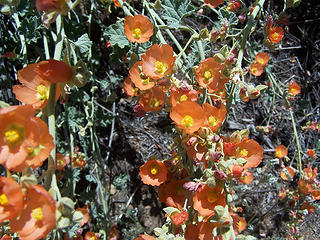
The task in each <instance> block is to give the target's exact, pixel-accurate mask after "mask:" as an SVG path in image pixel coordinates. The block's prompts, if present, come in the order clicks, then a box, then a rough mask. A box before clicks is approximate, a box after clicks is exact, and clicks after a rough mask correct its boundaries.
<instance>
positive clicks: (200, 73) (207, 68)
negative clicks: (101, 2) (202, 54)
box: [196, 57, 223, 88]
mask: <svg viewBox="0 0 320 240" xmlns="http://www.w3.org/2000/svg"><path fill="white" fill-rule="evenodd" d="M222 69H223V65H222V64H221V63H218V62H216V61H215V60H214V59H213V58H212V57H210V58H206V59H205V60H203V61H202V62H201V63H200V64H199V67H198V68H197V72H196V78H197V81H198V83H199V85H200V86H201V87H204V88H208V85H209V84H210V83H212V82H213V81H217V79H219V78H220V73H219V71H221V70H222Z"/></svg>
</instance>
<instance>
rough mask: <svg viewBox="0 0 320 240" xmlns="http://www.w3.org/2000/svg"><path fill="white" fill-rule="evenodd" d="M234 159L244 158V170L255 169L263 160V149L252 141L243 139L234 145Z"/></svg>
mask: <svg viewBox="0 0 320 240" xmlns="http://www.w3.org/2000/svg"><path fill="white" fill-rule="evenodd" d="M236 148H237V155H236V158H240V157H241V158H244V159H246V160H247V163H246V164H245V165H244V166H243V168H244V169H248V168H254V167H257V166H258V165H259V164H260V163H261V162H262V159H263V148H262V147H261V146H260V144H259V143H257V142H256V141H255V140H253V139H243V140H242V141H241V142H240V143H238V144H236Z"/></svg>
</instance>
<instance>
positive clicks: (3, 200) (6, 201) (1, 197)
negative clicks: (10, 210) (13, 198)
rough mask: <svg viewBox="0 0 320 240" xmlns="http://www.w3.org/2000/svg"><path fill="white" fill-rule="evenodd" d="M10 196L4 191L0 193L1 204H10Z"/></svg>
mask: <svg viewBox="0 0 320 240" xmlns="http://www.w3.org/2000/svg"><path fill="white" fill-rule="evenodd" d="M8 202H9V201H8V198H7V196H6V195H5V194H4V193H3V194H1V195H0V205H1V206H6V205H8Z"/></svg>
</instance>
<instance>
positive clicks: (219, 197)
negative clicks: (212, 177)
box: [193, 185, 226, 217]
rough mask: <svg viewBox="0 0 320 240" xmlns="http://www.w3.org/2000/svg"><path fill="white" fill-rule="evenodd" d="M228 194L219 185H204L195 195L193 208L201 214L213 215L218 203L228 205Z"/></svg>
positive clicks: (205, 215)
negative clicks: (212, 186)
mask: <svg viewBox="0 0 320 240" xmlns="http://www.w3.org/2000/svg"><path fill="white" fill-rule="evenodd" d="M225 198H226V196H225V193H224V192H222V189H221V188H220V187H219V186H216V187H214V188H210V187H209V186H208V185H203V186H201V187H199V188H198V189H197V191H196V192H195V194H194V195H193V208H194V209H195V210H197V211H198V212H199V214H200V215H201V216H204V217H211V216H213V215H214V208H215V207H216V206H218V205H221V206H223V207H224V206H225V205H226V199H225Z"/></svg>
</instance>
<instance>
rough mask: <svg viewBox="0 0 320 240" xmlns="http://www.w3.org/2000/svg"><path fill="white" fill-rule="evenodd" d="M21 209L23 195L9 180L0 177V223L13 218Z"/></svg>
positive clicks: (11, 180)
mask: <svg viewBox="0 0 320 240" xmlns="http://www.w3.org/2000/svg"><path fill="white" fill-rule="evenodd" d="M22 209H23V194H22V191H21V188H20V186H19V184H18V183H17V182H16V181H14V180H13V179H11V178H6V177H0V223H2V222H3V221H5V220H10V219H13V218H15V217H16V216H17V215H19V213H20V212H21V211H22Z"/></svg>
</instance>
